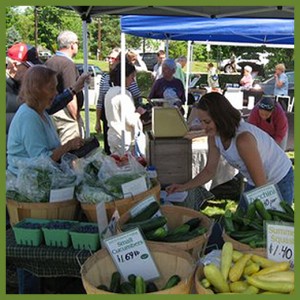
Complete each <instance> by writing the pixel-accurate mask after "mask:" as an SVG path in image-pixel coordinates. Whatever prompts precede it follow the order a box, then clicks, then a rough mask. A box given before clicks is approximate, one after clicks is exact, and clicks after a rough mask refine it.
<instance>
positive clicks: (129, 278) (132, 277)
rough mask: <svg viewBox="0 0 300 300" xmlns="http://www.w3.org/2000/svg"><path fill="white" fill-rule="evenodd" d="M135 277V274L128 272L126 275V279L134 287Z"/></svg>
mask: <svg viewBox="0 0 300 300" xmlns="http://www.w3.org/2000/svg"><path fill="white" fill-rule="evenodd" d="M135 278H136V275H134V274H130V275H128V281H129V282H130V284H131V285H132V286H133V287H135Z"/></svg>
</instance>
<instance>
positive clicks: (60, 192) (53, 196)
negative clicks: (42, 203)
mask: <svg viewBox="0 0 300 300" xmlns="http://www.w3.org/2000/svg"><path fill="white" fill-rule="evenodd" d="M74 189H75V186H69V187H66V188H62V189H56V190H51V191H50V199H49V202H52V203H53V202H61V201H66V200H70V199H73V198H74Z"/></svg>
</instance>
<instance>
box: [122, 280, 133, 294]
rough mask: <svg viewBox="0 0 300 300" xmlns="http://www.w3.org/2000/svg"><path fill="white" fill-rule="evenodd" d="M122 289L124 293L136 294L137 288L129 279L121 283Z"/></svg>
mask: <svg viewBox="0 0 300 300" xmlns="http://www.w3.org/2000/svg"><path fill="white" fill-rule="evenodd" d="M120 291H121V293H122V294H135V288H134V287H133V286H132V285H131V283H129V282H128V281H125V282H122V283H121V286H120Z"/></svg>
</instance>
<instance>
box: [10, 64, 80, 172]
mask: <svg viewBox="0 0 300 300" xmlns="http://www.w3.org/2000/svg"><path fill="white" fill-rule="evenodd" d="M56 86H57V79H56V72H55V71H53V70H51V69H49V68H47V67H46V66H42V65H36V66H33V67H31V68H30V69H28V70H27V72H26V74H25V76H24V79H23V82H22V86H21V90H20V94H19V96H20V100H21V101H22V102H24V103H23V104H22V105H21V106H20V108H19V109H18V111H17V113H16V115H15V117H14V119H13V121H12V123H11V126H10V129H9V133H8V141H7V161H8V167H7V169H8V170H9V171H11V172H12V173H14V174H16V175H17V174H18V166H17V164H18V161H20V160H26V159H29V158H33V157H39V156H41V155H46V156H49V157H51V158H52V159H53V160H54V161H59V160H60V158H61V157H62V155H63V154H65V153H67V152H69V151H70V150H74V149H78V148H80V147H81V146H82V145H83V144H84V141H83V139H82V138H80V137H76V138H74V139H72V140H69V141H68V142H67V143H65V144H64V145H61V144H60V141H59V138H58V135H57V133H56V130H55V127H54V126H53V123H52V121H51V118H50V117H49V115H48V113H47V112H46V109H47V108H49V107H50V106H51V104H52V102H53V99H54V97H55V95H56V94H57V91H56Z"/></svg>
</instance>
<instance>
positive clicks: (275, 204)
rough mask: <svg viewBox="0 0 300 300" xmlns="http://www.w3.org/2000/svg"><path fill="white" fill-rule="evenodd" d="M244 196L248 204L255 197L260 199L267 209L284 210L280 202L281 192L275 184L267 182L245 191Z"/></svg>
mask: <svg viewBox="0 0 300 300" xmlns="http://www.w3.org/2000/svg"><path fill="white" fill-rule="evenodd" d="M244 197H245V199H246V201H247V202H248V204H250V203H252V202H253V201H254V200H255V199H259V200H260V201H262V203H263V204H264V206H265V208H266V209H275V210H279V211H284V210H283V208H282V207H281V206H280V204H279V203H280V201H282V197H281V194H280V192H279V190H278V188H277V186H276V185H274V184H267V185H264V186H260V187H258V188H255V189H253V190H251V191H249V192H245V193H244Z"/></svg>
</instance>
